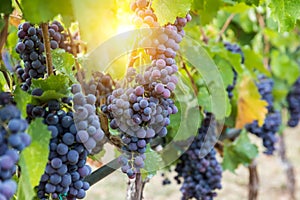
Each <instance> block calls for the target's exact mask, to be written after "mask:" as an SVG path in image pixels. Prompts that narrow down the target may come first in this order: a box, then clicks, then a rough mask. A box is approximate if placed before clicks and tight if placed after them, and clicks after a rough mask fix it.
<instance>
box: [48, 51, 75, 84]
mask: <svg viewBox="0 0 300 200" xmlns="http://www.w3.org/2000/svg"><path fill="white" fill-rule="evenodd" d="M52 58H53V65H54V66H55V69H56V70H57V71H59V72H61V73H62V74H64V75H66V76H68V78H69V79H70V80H71V81H72V82H73V83H76V82H77V80H76V78H75V73H76V71H75V70H74V71H73V70H72V68H73V66H74V64H75V60H74V57H73V55H72V54H69V53H67V52H65V51H64V50H63V49H56V50H54V51H52Z"/></svg>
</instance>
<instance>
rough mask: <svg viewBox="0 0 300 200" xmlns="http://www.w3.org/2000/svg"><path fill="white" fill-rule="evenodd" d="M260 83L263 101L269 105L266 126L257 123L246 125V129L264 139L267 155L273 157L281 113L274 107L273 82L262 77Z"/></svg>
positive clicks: (259, 89) (258, 84) (258, 86)
mask: <svg viewBox="0 0 300 200" xmlns="http://www.w3.org/2000/svg"><path fill="white" fill-rule="evenodd" d="M258 78H259V81H258V83H256V85H257V88H258V91H259V93H260V94H261V97H262V99H263V100H265V101H266V102H267V103H268V106H267V108H268V113H267V116H266V118H265V121H264V124H263V125H262V126H261V127H260V126H259V125H258V122H257V121H254V122H253V123H251V124H248V125H246V129H247V130H248V131H249V132H250V133H253V134H255V135H256V136H258V137H260V138H262V140H263V145H264V147H265V148H266V150H265V151H264V153H265V154H267V155H271V154H273V152H274V150H275V143H276V142H277V137H276V132H277V131H278V130H279V127H280V125H281V123H282V122H281V113H280V112H279V111H276V110H275V109H274V107H273V95H272V89H273V84H274V83H273V80H272V79H269V78H266V77H265V76H263V75H260V76H259V77H258Z"/></svg>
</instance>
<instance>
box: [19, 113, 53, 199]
mask: <svg viewBox="0 0 300 200" xmlns="http://www.w3.org/2000/svg"><path fill="white" fill-rule="evenodd" d="M28 134H29V135H30V136H31V144H30V146H29V147H27V148H25V150H24V151H23V152H22V154H21V158H20V162H19V163H20V167H21V169H22V175H21V176H22V177H23V182H22V183H21V184H20V183H19V191H20V192H22V193H24V194H23V195H25V196H26V197H28V196H30V195H32V191H33V188H34V187H35V186H37V185H38V183H39V181H40V178H41V176H42V174H43V173H44V169H45V166H46V164H47V162H48V154H49V147H48V145H49V141H50V138H51V133H50V131H48V129H47V126H46V125H45V124H44V123H43V119H42V118H37V119H35V120H34V121H32V122H31V124H30V126H29V128H28ZM25 184H26V185H25ZM20 187H21V188H20ZM25 188H26V189H25ZM18 197H19V198H20V199H32V198H21V197H20V196H18Z"/></svg>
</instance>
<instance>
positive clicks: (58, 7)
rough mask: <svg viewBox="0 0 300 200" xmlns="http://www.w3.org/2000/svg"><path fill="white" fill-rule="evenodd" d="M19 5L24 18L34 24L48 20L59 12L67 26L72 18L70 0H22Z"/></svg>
mask: <svg viewBox="0 0 300 200" xmlns="http://www.w3.org/2000/svg"><path fill="white" fill-rule="evenodd" d="M21 6H22V8H23V15H24V18H25V19H26V20H28V21H30V22H31V23H34V24H39V23H41V22H47V21H50V20H52V19H53V18H54V17H55V16H57V15H59V14H60V15H61V16H62V17H63V19H64V21H65V23H66V25H67V26H68V25H70V22H71V21H73V19H74V16H73V6H72V1H71V0H64V1H60V0H51V1H40V0H22V2H21Z"/></svg>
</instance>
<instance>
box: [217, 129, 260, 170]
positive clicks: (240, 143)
mask: <svg viewBox="0 0 300 200" xmlns="http://www.w3.org/2000/svg"><path fill="white" fill-rule="evenodd" d="M224 144H225V145H224V159H223V162H222V167H223V169H224V170H226V169H227V170H229V171H231V172H234V170H235V169H236V168H237V167H238V166H239V165H240V164H249V163H251V161H252V159H253V158H255V157H256V156H257V154H258V148H257V146H256V145H254V144H252V143H251V142H250V139H249V137H248V135H247V132H246V131H242V132H241V134H240V135H239V137H238V138H237V139H236V140H235V141H234V142H233V143H230V142H225V143H224Z"/></svg>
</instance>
